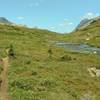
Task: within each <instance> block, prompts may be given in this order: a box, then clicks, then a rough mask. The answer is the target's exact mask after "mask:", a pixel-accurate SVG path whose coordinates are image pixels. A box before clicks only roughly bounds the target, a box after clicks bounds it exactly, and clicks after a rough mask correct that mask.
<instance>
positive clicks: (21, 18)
mask: <svg viewBox="0 0 100 100" xmlns="http://www.w3.org/2000/svg"><path fill="white" fill-rule="evenodd" d="M17 19H19V20H23V19H25V17H24V16H18V17H17Z"/></svg>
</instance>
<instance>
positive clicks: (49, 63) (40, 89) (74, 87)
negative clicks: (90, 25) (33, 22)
mask: <svg viewBox="0 0 100 100" xmlns="http://www.w3.org/2000/svg"><path fill="white" fill-rule="evenodd" d="M94 24H95V23H94ZM75 35H76V33H75ZM68 38H69V37H68ZM65 39H66V38H65ZM65 39H64V38H63V36H61V35H59V34H57V33H54V32H50V31H47V30H39V29H28V28H25V27H18V26H8V25H0V58H2V57H6V56H7V54H6V53H5V50H6V48H7V47H9V46H10V45H13V50H14V53H15V56H16V58H13V59H11V60H10V65H9V70H8V81H9V84H8V85H9V90H8V93H9V96H10V98H11V100H87V99H85V98H89V100H99V99H100V91H99V90H100V80H99V78H97V77H95V78H92V77H91V76H90V74H89V73H88V71H87V68H89V67H91V66H95V67H97V68H100V62H99V61H100V56H97V55H86V54H80V53H75V52H70V51H67V50H65V49H63V48H60V47H57V46H55V45H53V44H51V43H50V41H56V40H65Z"/></svg>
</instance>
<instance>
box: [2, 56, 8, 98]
mask: <svg viewBox="0 0 100 100" xmlns="http://www.w3.org/2000/svg"><path fill="white" fill-rule="evenodd" d="M2 65H3V71H2V73H1V79H2V83H1V98H0V100H9V96H8V80H7V72H8V66H9V57H5V58H2Z"/></svg>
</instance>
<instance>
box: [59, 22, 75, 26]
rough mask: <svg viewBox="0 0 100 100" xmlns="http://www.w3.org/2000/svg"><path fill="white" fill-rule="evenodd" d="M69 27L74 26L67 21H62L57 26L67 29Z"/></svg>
mask: <svg viewBox="0 0 100 100" xmlns="http://www.w3.org/2000/svg"><path fill="white" fill-rule="evenodd" d="M71 25H74V23H72V22H69V21H64V22H62V23H60V24H59V26H60V27H67V26H71Z"/></svg>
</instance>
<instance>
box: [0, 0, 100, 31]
mask: <svg viewBox="0 0 100 100" xmlns="http://www.w3.org/2000/svg"><path fill="white" fill-rule="evenodd" d="M99 14H100V0H0V17H5V18H7V19H8V20H10V21H12V22H14V23H17V24H25V25H27V26H28V27H37V28H42V29H49V30H52V31H56V32H60V33H68V32H71V31H72V30H73V29H74V28H75V27H76V26H77V25H78V23H79V22H80V21H81V20H82V19H84V18H94V17H97V16H99Z"/></svg>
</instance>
